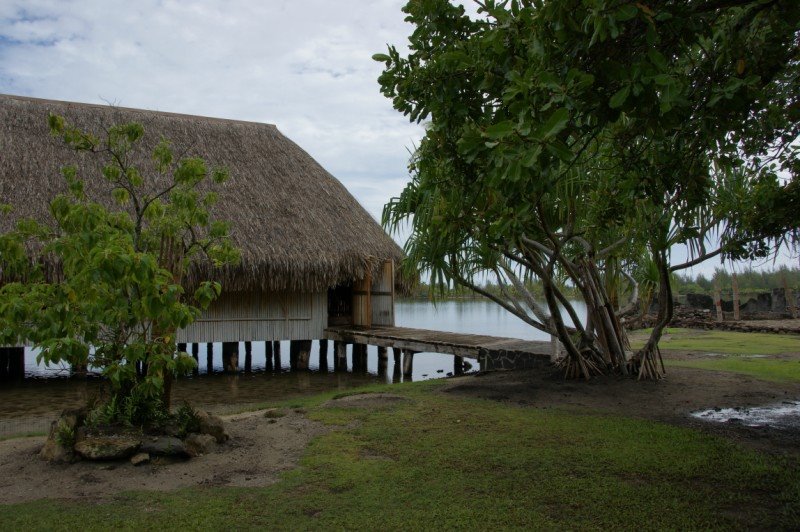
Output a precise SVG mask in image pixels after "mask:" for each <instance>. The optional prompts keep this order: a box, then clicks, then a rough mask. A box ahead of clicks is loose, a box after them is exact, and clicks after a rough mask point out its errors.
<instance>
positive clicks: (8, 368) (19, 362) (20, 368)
mask: <svg viewBox="0 0 800 532" xmlns="http://www.w3.org/2000/svg"><path fill="white" fill-rule="evenodd" d="M24 378H25V348H24V347H0V381H16V380H22V379H24Z"/></svg>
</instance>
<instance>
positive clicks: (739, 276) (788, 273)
mask: <svg viewBox="0 0 800 532" xmlns="http://www.w3.org/2000/svg"><path fill="white" fill-rule="evenodd" d="M784 279H785V282H786V284H787V285H788V286H789V288H791V289H793V290H799V289H800V268H789V267H787V266H781V267H780V268H777V269H775V270H771V271H755V270H753V269H746V270H743V271H740V272H736V280H737V282H738V284H739V291H740V292H741V293H756V292H769V291H771V290H772V289H773V288H783V287H784ZM672 285H673V289H674V291H675V293H677V294H688V293H689V292H692V293H695V294H708V295H712V294H713V293H714V287H715V286H717V287H718V288H719V289H720V290H723V291H729V290H731V289H732V287H733V285H732V273H731V272H730V271H728V270H726V269H724V268H716V269H715V270H714V274H713V275H711V276H708V277H707V276H706V275H703V274H702V273H698V274H697V275H695V276H691V275H675V276H674V277H673V278H672Z"/></svg>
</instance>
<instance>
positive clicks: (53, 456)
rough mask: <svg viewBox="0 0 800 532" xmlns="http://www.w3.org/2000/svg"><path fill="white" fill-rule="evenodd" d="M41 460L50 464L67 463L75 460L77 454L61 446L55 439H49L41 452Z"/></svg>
mask: <svg viewBox="0 0 800 532" xmlns="http://www.w3.org/2000/svg"><path fill="white" fill-rule="evenodd" d="M53 423H55V421H54V422H53ZM39 458H41V459H42V460H47V461H48V462H55V463H67V462H72V461H74V460H75V453H73V452H72V450H71V449H67V448H66V447H64V446H63V445H61V444H59V443H58V442H57V441H56V440H55V438H47V441H46V442H45V443H44V447H42V450H41V451H39Z"/></svg>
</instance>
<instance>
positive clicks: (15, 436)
mask: <svg viewBox="0 0 800 532" xmlns="http://www.w3.org/2000/svg"><path fill="white" fill-rule="evenodd" d="M37 436H47V433H46V432H44V431H31V432H20V433H17V434H9V435H6V436H0V441H6V440H16V439H19V438H33V437H37Z"/></svg>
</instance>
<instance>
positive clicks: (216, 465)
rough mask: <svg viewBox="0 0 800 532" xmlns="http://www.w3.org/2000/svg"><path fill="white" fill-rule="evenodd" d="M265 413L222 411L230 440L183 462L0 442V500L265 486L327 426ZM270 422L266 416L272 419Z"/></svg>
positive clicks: (30, 441)
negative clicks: (59, 458) (91, 456)
mask: <svg viewBox="0 0 800 532" xmlns="http://www.w3.org/2000/svg"><path fill="white" fill-rule="evenodd" d="M286 412H287V415H286V416H284V417H281V418H277V419H267V418H265V417H264V412H263V411H259V412H249V413H246V414H240V415H235V416H226V417H224V418H223V419H224V420H225V421H226V430H227V431H228V433H229V435H230V436H231V439H230V440H229V441H228V442H226V443H224V444H222V445H220V446H218V447H217V448H216V450H215V452H212V453H209V454H206V455H204V456H200V457H197V458H194V459H192V460H187V461H182V460H181V461H175V460H171V461H168V460H160V461H159V460H155V461H153V462H151V463H150V464H147V465H143V466H138V467H135V466H133V465H131V464H130V463H129V462H127V461H122V462H108V463H103V462H88V461H84V462H77V463H75V464H70V465H55V464H50V463H47V462H45V461H43V460H41V459H39V457H38V456H37V454H38V452H39V449H41V447H42V445H43V444H44V438H41V437H39V438H22V439H13V440H7V441H3V442H0V503H14V502H22V501H27V500H32V499H40V498H44V497H47V498H54V499H58V498H61V499H64V498H67V499H74V498H86V499H101V498H104V497H109V496H113V495H114V494H116V493H119V492H121V491H126V490H148V491H149V490H152V491H169V490H174V489H177V488H183V487H187V486H267V485H269V484H272V483H273V482H276V481H277V480H278V478H279V475H280V473H281V472H282V471H285V470H287V469H292V468H294V467H296V466H297V462H298V460H299V459H300V455H301V454H302V452H303V450H304V449H305V448H306V446H307V445H308V443H309V442H310V441H311V439H312V438H314V437H316V436H318V435H320V434H323V433H325V432H326V431H327V430H328V429H327V428H326V427H324V426H323V425H322V424H320V423H315V422H312V421H309V420H308V419H306V418H305V417H304V416H303V414H302V413H298V412H294V411H290V410H287V411H286ZM271 421H272V422H271Z"/></svg>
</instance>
